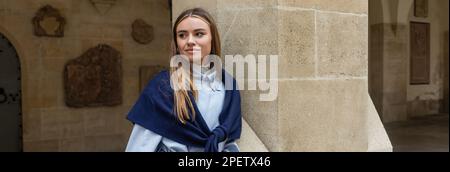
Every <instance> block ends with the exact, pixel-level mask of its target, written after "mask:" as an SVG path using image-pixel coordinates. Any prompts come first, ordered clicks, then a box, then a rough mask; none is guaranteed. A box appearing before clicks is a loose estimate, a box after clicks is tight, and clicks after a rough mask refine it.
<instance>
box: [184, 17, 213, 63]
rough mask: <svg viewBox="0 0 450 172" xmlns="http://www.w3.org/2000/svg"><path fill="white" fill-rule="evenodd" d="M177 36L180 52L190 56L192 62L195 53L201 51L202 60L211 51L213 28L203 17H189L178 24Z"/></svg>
mask: <svg viewBox="0 0 450 172" xmlns="http://www.w3.org/2000/svg"><path fill="white" fill-rule="evenodd" d="M176 36H177V46H178V50H179V51H180V54H182V55H185V56H187V57H189V60H190V61H191V62H193V61H194V53H195V54H197V53H199V54H200V55H201V56H200V58H201V60H202V59H203V57H205V56H207V55H209V54H210V53H211V41H212V35H211V29H210V28H209V25H208V24H207V23H206V22H205V21H203V20H202V19H199V18H196V17H187V18H186V19H184V20H183V21H181V22H180V24H178V26H177V29H176ZM196 60H197V59H196Z"/></svg>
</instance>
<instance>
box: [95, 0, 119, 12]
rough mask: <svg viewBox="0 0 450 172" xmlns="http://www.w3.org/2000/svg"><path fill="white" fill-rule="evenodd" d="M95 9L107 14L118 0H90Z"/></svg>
mask: <svg viewBox="0 0 450 172" xmlns="http://www.w3.org/2000/svg"><path fill="white" fill-rule="evenodd" d="M90 1H91V3H92V5H94V7H95V9H97V11H98V12H99V13H100V14H101V15H104V14H106V13H107V12H108V11H109V9H111V7H113V6H114V4H116V0H90Z"/></svg>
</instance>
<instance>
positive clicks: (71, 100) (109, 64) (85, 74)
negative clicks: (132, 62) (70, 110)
mask: <svg viewBox="0 0 450 172" xmlns="http://www.w3.org/2000/svg"><path fill="white" fill-rule="evenodd" d="M64 87H65V93H66V97H65V100H66V104H67V106H69V107H96V106H115V105H119V104H121V103H122V57H121V54H120V53H119V52H118V51H117V50H115V49H114V48H112V47H110V46H108V45H104V44H101V45H98V46H97V47H95V48H91V49H89V50H88V51H87V52H85V53H84V54H83V55H81V56H80V57H78V58H76V59H73V60H71V61H69V62H68V63H67V64H66V66H65V69H64Z"/></svg>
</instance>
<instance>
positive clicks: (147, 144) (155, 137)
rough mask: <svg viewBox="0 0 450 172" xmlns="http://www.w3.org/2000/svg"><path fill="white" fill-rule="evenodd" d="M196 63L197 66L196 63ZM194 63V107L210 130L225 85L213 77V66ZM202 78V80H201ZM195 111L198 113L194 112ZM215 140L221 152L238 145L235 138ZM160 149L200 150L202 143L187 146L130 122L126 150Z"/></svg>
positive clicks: (220, 104) (214, 126)
mask: <svg viewBox="0 0 450 172" xmlns="http://www.w3.org/2000/svg"><path fill="white" fill-rule="evenodd" d="M197 67H198V66H197ZM196 69H197V68H195V67H194V70H193V78H194V84H195V86H196V87H197V89H198V101H197V102H196V103H197V107H198V110H199V111H200V113H201V115H202V117H203V119H204V120H205V122H206V124H207V125H208V128H209V129H210V130H211V131H212V130H214V129H215V128H216V127H217V126H219V125H220V123H219V115H220V112H221V111H222V108H223V101H224V99H225V87H224V85H223V83H222V82H221V81H220V80H218V79H216V71H214V70H205V68H203V70H201V71H199V70H196ZM202 81H203V82H202ZM197 115H199V114H197ZM225 143H226V140H225V141H224V142H221V143H219V145H218V150H219V151H221V152H222V151H223V152H238V151H239V147H238V146H237V144H236V142H231V143H228V144H226V145H225ZM161 147H162V149H163V151H169V152H203V151H204V148H202V147H191V146H187V145H183V144H180V143H178V142H175V141H173V140H170V139H168V138H164V137H162V136H161V135H159V134H156V133H154V132H152V131H150V130H148V129H146V128H144V127H142V126H139V125H137V124H135V125H134V127H133V131H132V132H131V135H130V139H129V141H128V144H127V148H126V150H125V151H126V152H154V151H158V150H156V149H161Z"/></svg>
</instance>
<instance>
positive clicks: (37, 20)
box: [32, 5, 66, 37]
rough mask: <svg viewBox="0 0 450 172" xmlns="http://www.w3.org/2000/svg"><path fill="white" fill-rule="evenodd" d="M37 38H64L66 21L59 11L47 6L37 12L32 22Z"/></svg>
mask: <svg viewBox="0 0 450 172" xmlns="http://www.w3.org/2000/svg"><path fill="white" fill-rule="evenodd" d="M32 22H33V28H34V34H35V35H36V36H48V37H63V36H64V26H65V24H66V20H65V19H64V17H62V16H61V14H60V13H59V11H58V10H57V9H55V8H53V7H52V6H50V5H46V6H44V7H42V8H41V9H39V11H37V12H36V16H35V17H34V18H33V20H32Z"/></svg>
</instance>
